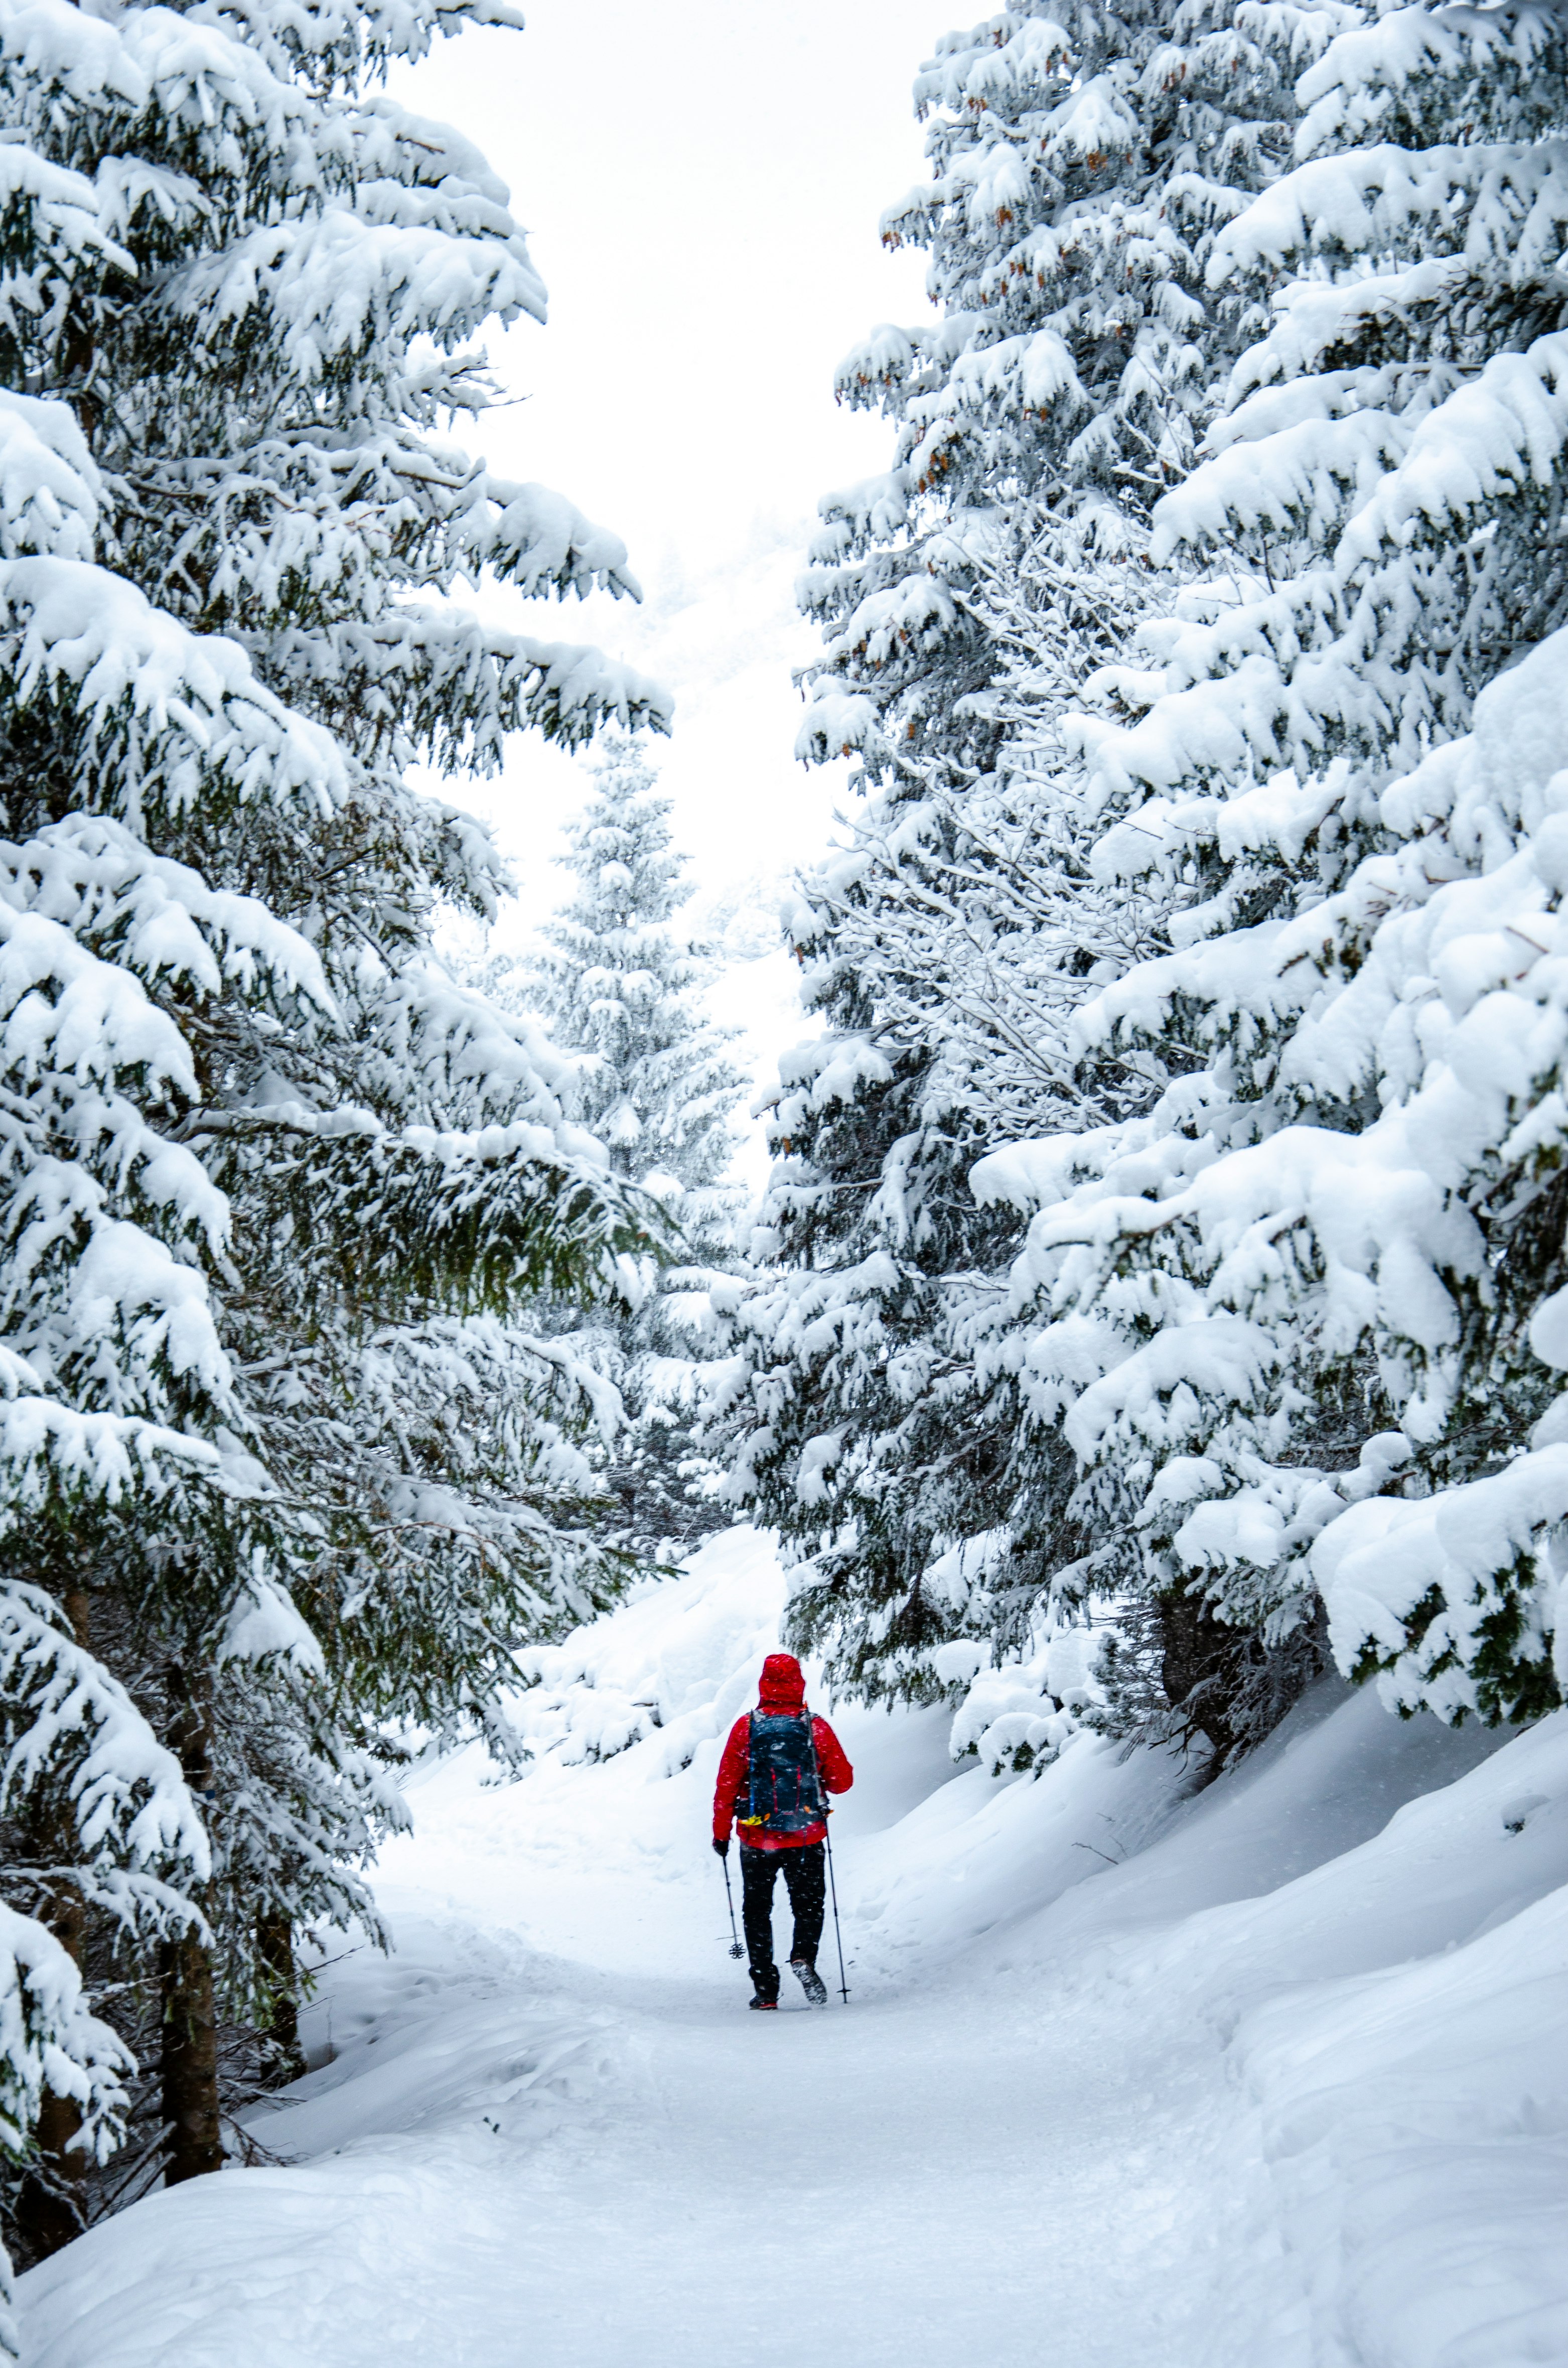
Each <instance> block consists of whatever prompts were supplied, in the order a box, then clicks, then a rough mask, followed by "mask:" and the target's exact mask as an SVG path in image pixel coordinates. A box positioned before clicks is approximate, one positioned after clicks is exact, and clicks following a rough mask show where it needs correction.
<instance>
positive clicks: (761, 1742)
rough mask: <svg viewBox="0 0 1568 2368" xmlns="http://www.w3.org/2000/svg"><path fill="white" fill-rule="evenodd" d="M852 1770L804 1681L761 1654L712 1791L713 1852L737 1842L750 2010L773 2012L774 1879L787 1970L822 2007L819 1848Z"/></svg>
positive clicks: (787, 1661)
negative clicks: (749, 1707) (748, 1705)
mask: <svg viewBox="0 0 1568 2368" xmlns="http://www.w3.org/2000/svg"><path fill="white" fill-rule="evenodd" d="M853 1782H855V1770H853V1768H851V1766H850V1765H849V1762H848V1760H847V1759H846V1758H845V1756H844V1751H843V1747H842V1746H841V1744H840V1743H839V1740H838V1737H837V1736H836V1735H835V1733H834V1731H833V1729H832V1727H831V1726H829V1725H828V1723H827V1721H826V1719H825V1718H817V1717H815V1716H814V1715H812V1713H808V1711H807V1709H806V1680H805V1678H804V1677H803V1675H802V1674H801V1665H800V1663H799V1661H797V1660H796V1658H795V1656H794V1655H793V1654H792V1653H769V1655H768V1656H767V1660H766V1661H764V1663H763V1665H762V1681H761V1684H760V1685H759V1686H758V1688H757V1705H756V1709H755V1710H754V1711H750V1712H748V1713H746V1715H745V1716H744V1718H738V1719H736V1721H735V1723H734V1725H733V1727H732V1728H731V1729H730V1739H729V1741H728V1742H727V1743H726V1744H725V1746H724V1752H723V1757H722V1759H721V1760H720V1762H719V1781H718V1783H717V1784H716V1785H715V1786H714V1788H713V1847H714V1849H715V1850H717V1852H718V1854H719V1856H720V1857H721V1858H727V1857H728V1856H729V1854H730V1830H731V1827H732V1826H733V1825H734V1824H738V1825H739V1827H740V1834H741V1916H742V1920H743V1922H744V1927H745V1936H746V1953H747V1956H748V1958H749V1960H750V1967H751V1980H752V1991H753V1996H752V2000H751V2003H752V2006H753V2008H754V2009H756V2010H759V2011H760V2012H762V2013H764V2014H771V2013H776V2012H777V2010H778V1966H777V1964H775V1963H774V1959H773V1885H774V1882H775V1880H776V1878H777V1877H778V1875H779V1874H782V1875H783V1877H784V1887H785V1889H786V1890H787V1891H788V1893H789V1895H790V1907H791V1908H792V1910H793V1911H794V1917H795V1932H794V1939H793V1941H791V1943H790V1972H791V1973H792V1974H795V1975H797V1976H798V1977H799V1980H800V1984H801V1988H802V1989H803V1990H804V1991H805V1993H806V1996H807V1998H809V1999H810V2000H811V2002H812V2006H825V2005H826V2004H827V1991H826V1989H825V1987H824V1984H823V1978H822V1975H820V1974H819V1973H818V1971H817V1949H818V1946H819V1944H820V1942H821V1941H822V1927H823V1916H824V1911H825V1907H826V1898H827V1870H826V1864H825V1859H824V1844H825V1842H826V1840H827V1819H828V1815H829V1809H828V1802H827V1798H826V1796H827V1794H828V1793H847V1792H848V1790H849V1787H850V1786H851V1784H853Z"/></svg>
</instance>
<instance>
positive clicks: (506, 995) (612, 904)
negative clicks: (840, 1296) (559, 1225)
mask: <svg viewBox="0 0 1568 2368" xmlns="http://www.w3.org/2000/svg"><path fill="white" fill-rule="evenodd" d="M592 773H593V779H594V793H593V795H592V796H591V798H590V799H589V800H588V803H586V805H585V807H584V808H583V809H582V811H581V812H580V813H579V814H576V815H574V817H573V819H572V820H571V821H570V822H569V824H568V825H567V832H566V836H567V845H568V850H569V851H568V853H567V854H566V856H565V857H564V858H563V859H562V860H563V862H564V864H565V867H566V869H567V870H568V871H571V872H572V873H573V874H574V876H575V879H576V882H577V887H576V893H575V894H574V896H573V898H572V899H571V901H570V902H569V903H568V904H567V905H565V906H563V907H562V910H561V912H560V913H558V914H557V915H556V916H555V917H554V918H553V919H552V920H551V922H550V923H548V924H547V926H546V928H545V929H544V931H543V933H542V941H541V943H540V947H539V948H538V949H537V951H536V952H535V955H534V956H533V958H532V959H531V961H530V962H528V963H526V964H523V965H513V964H507V963H505V962H496V963H493V964H492V966H491V969H490V971H489V972H488V973H486V977H487V981H488V982H489V983H490V984H491V985H492V987H493V991H494V993H495V994H496V995H497V996H498V998H499V999H500V1000H501V1001H502V1002H503V1003H506V1004H508V1005H516V1006H517V1007H518V1008H522V1009H525V1010H528V1011H531V1012H533V1013H534V1014H535V1015H536V1016H537V1017H538V1018H539V1019H540V1020H541V1021H542V1022H543V1024H544V1026H545V1027H546V1028H547V1029H548V1030H549V1033H550V1036H551V1041H552V1042H554V1043H555V1044H557V1045H558V1046H559V1047H560V1048H561V1049H562V1052H564V1053H573V1054H575V1055H576V1056H577V1059H578V1066H577V1071H576V1076H575V1080H574V1087H573V1091H572V1095H571V1098H570V1108H571V1110H572V1114H573V1115H574V1117H575V1118H576V1119H577V1121H579V1123H581V1124H582V1125H584V1126H585V1127H587V1128H588V1129H589V1130H590V1132H591V1133H593V1134H595V1135H596V1136H597V1137H598V1138H599V1139H600V1140H601V1141H602V1142H603V1143H604V1144H606V1145H607V1146H608V1152H609V1158H610V1164H611V1167H612V1168H613V1169H614V1171H615V1172H616V1173H617V1174H618V1175H620V1176H623V1177H625V1178H627V1179H628V1180H629V1181H630V1182H631V1183H634V1184H636V1185H638V1186H640V1187H641V1188H642V1190H644V1191H646V1192H648V1193H650V1194H652V1195H653V1196H654V1197H655V1198H656V1199H657V1201H658V1202H659V1203H660V1205H661V1207H662V1208H663V1210H664V1211H665V1216H666V1218H667V1220H668V1222H669V1223H670V1224H671V1227H672V1229H673V1232H674V1235H675V1236H676V1240H677V1242H678V1244H679V1251H678V1262H677V1263H676V1264H675V1265H665V1266H663V1267H661V1266H659V1265H658V1264H656V1263H655V1262H654V1261H653V1259H652V1258H644V1259H643V1260H642V1261H641V1264H640V1267H639V1270H638V1272H637V1274H636V1277H635V1281H634V1283H633V1285H632V1288H631V1294H630V1295H631V1304H627V1305H625V1306H624V1307H623V1308H622V1309H621V1310H620V1312H619V1315H617V1314H616V1313H615V1312H614V1311H613V1310H611V1309H608V1308H607V1310H606V1311H605V1313H604V1314H603V1315H601V1316H600V1317H599V1319H598V1320H597V1323H596V1324H595V1325H594V1326H593V1327H592V1328H591V1329H590V1330H589V1331H588V1332H586V1333H585V1332H584V1331H583V1329H582V1328H581V1321H582V1320H581V1314H580V1311H579V1310H577V1309H575V1308H573V1307H566V1308H564V1309H562V1310H558V1311H557V1315H556V1321H557V1322H558V1323H559V1324H561V1325H562V1326H564V1327H565V1329H566V1330H567V1331H568V1332H569V1333H570V1334H571V1335H572V1337H573V1338H574V1341H575V1343H576V1345H577V1347H578V1349H579V1351H580V1353H582V1354H583V1355H585V1357H588V1358H589V1359H590V1360H592V1361H593V1362H594V1363H595V1364H596V1365H597V1367H598V1369H599V1370H600V1371H602V1372H604V1373H605V1374H606V1376H607V1377H608V1379H610V1380H612V1381H613V1382H614V1383H615V1384H616V1386H617V1388H618V1389H619V1393H620V1395H621V1399H622V1403H623V1406H624V1409H625V1425H624V1429H623V1430H622V1431H621V1433H620V1435H619V1438H618V1440H617V1441H616V1444H615V1446H614V1447H613V1449H611V1450H609V1451H608V1455H607V1461H606V1464H605V1473H606V1477H607V1479H608V1484H609V1486H610V1487H611V1488H612V1490H613V1491H614V1492H615V1494H616V1496H617V1497H618V1498H619V1501H620V1503H621V1505H622V1507H623V1508H624V1512H625V1516H626V1522H627V1532H628V1537H629V1540H630V1543H631V1544H632V1546H633V1547H634V1549H635V1550H636V1551H637V1552H638V1553H639V1554H642V1556H644V1557H646V1556H647V1555H649V1554H656V1553H657V1552H658V1550H659V1548H660V1547H661V1545H663V1544H665V1543H669V1542H674V1541H681V1542H685V1541H687V1540H688V1539H691V1538H694V1537H696V1536H698V1535H699V1534H700V1533H701V1532H702V1531H704V1530H705V1529H709V1528H711V1527H712V1526H713V1525H714V1523H715V1522H719V1521H727V1520H730V1518H731V1515H730V1513H729V1512H728V1511H727V1510H725V1509H724V1508H722V1507H721V1506H720V1505H719V1504H718V1503H717V1501H716V1498H715V1496H714V1492H713V1488H712V1486H711V1483H712V1480H713V1477H714V1473H713V1467H712V1465H711V1462H710V1459H709V1458H708V1457H707V1456H706V1455H705V1454H704V1453H703V1452H701V1451H700V1449H699V1445H698V1441H697V1439H696V1437H695V1435H694V1429H695V1427H696V1426H697V1424H698V1423H699V1419H700V1414H701V1406H700V1399H701V1395H702V1393H701V1382H702V1374H703V1366H704V1363H705V1362H706V1361H707V1359H708V1358H710V1356H711V1350H712V1343H711V1341H710V1339H708V1338H707V1337H706V1335H707V1330H708V1323H709V1304H708V1294H709V1292H710V1288H711V1287H712V1286H713V1285H714V1283H715V1281H719V1280H720V1279H721V1278H722V1276H723V1275H725V1274H726V1273H727V1271H728V1270H729V1269H731V1268H733V1262H734V1254H733V1246H732V1239H731V1236H732V1234H733V1223H734V1218H735V1214H736V1205H737V1201H736V1195H735V1193H734V1191H733V1189H731V1188H730V1187H728V1186H727V1185H726V1182H725V1176H726V1171H727V1170H728V1168H729V1167H730V1164H731V1162H732V1159H733V1156H734V1150H735V1136H734V1133H733V1128H732V1125H731V1119H732V1117H733V1112H734V1110H735V1107H736V1105H737V1103H738V1102H739V1100H740V1099H741V1097H742V1094H743V1092H744V1088H745V1085H746V1079H745V1077H744V1075H743V1073H742V1072H741V1070H739V1069H738V1068H737V1067H736V1066H735V1064H734V1062H733V1059H732V1057H731V1054H730V1049H729V1048H730V1046H731V1044H732V1043H733V1030H728V1029H725V1028H722V1027H720V1026H718V1025H716V1024H715V1023H714V1022H713V1021H712V1020H711V1019H709V1018H708V1017H707V1016H706V1014H705V1012H704V1009H703V996H704V991H705V989H706V988H707V986H708V985H709V984H710V980H711V976H712V969H711V964H710V962H707V961H706V960H705V959H704V957H703V955H702V953H701V950H700V949H699V948H698V947H695V946H693V945H692V944H691V943H690V942H689V941H688V940H687V939H685V938H683V937H682V936H681V934H680V932H679V929H678V928H677V927H676V916H677V915H678V914H679V912H680V908H681V906H682V905H684V904H685V903H686V902H687V899H688V898H689V896H690V894H691V889H690V886H689V884H688V883H687V881H686V880H685V878H684V877H683V875H684V872H685V870H686V860H685V858H684V857H683V856H682V855H680V854H678V853H677V852H676V850H675V849H674V848H673V847H672V844H671V837H670V829H669V815H670V811H671V808H670V801H669V800H668V799H667V798H665V797H661V796H660V795H659V794H658V792H657V776H656V774H655V772H654V770H653V766H652V765H651V764H650V763H649V761H648V758H647V757H646V756H645V755H644V754H643V752H642V749H641V748H640V747H639V746H638V745H637V744H636V743H635V742H634V741H632V740H631V739H628V738H627V737H626V736H625V735H624V734H609V735H608V736H607V739H606V743H605V749H604V753H603V754H602V755H601V756H600V757H598V758H597V759H596V761H595V763H594V765H593V767H592ZM721 1287H722V1284H721Z"/></svg>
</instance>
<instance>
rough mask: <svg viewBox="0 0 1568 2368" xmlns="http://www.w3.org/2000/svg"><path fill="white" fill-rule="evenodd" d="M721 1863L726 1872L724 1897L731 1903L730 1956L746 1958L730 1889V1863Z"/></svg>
mask: <svg viewBox="0 0 1568 2368" xmlns="http://www.w3.org/2000/svg"><path fill="white" fill-rule="evenodd" d="M719 1863H720V1865H721V1866H722V1868H723V1870H724V1896H725V1898H726V1899H727V1900H728V1901H729V1903H730V1954H731V1956H732V1957H744V1955H745V1951H744V1949H743V1948H742V1946H741V1936H740V1934H739V1933H738V1932H737V1931H736V1930H735V1895H734V1893H733V1891H732V1890H731V1889H730V1861H729V1860H728V1859H727V1858H722V1859H721V1860H720V1861H719Z"/></svg>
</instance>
